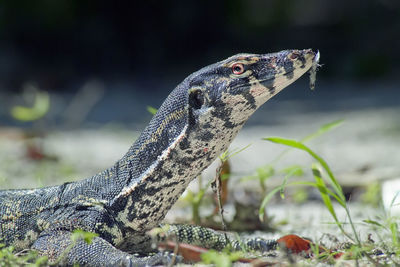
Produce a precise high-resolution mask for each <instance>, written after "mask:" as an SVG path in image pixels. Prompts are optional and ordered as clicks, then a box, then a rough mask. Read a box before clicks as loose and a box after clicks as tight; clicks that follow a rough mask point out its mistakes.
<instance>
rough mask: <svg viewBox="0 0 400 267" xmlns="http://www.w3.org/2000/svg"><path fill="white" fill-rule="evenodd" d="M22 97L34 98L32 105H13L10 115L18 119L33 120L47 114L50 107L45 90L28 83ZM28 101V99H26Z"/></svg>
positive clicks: (48, 97)
mask: <svg viewBox="0 0 400 267" xmlns="http://www.w3.org/2000/svg"><path fill="white" fill-rule="evenodd" d="M23 97H24V98H25V99H27V98H34V100H33V105H32V107H25V106H14V107H12V109H11V116H12V117H13V118H14V119H16V120H19V121H35V120H38V119H40V118H42V117H43V116H44V115H46V114H47V112H48V111H49V108H50V96H49V94H48V93H47V92H45V91H39V90H38V89H37V88H35V87H33V86H32V85H29V88H28V89H27V90H25V91H24V93H23ZM28 101H29V100H28Z"/></svg>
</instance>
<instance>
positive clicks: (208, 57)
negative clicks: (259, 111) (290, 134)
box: [0, 0, 400, 126]
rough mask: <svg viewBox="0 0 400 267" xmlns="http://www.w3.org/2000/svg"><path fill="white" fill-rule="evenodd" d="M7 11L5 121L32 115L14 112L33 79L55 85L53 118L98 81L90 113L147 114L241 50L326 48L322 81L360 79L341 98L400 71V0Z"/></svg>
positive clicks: (20, 5) (70, 5)
mask: <svg viewBox="0 0 400 267" xmlns="http://www.w3.org/2000/svg"><path fill="white" fill-rule="evenodd" d="M0 16H1V19H0V58H1V60H0V91H1V95H0V96H1V110H0V112H1V113H0V122H1V123H2V124H17V125H18V126H28V125H27V124H23V125H21V124H19V123H18V122H15V121H14V120H13V119H12V118H10V116H9V110H10V108H11V107H12V106H13V105H15V104H16V103H19V102H18V100H17V99H14V98H13V97H12V96H15V95H18V94H20V93H21V92H23V90H24V89H26V87H27V83H28V84H33V85H34V86H35V87H38V88H40V90H44V91H47V92H49V93H50V94H51V95H55V96H54V99H52V103H51V107H50V111H49V113H48V114H47V116H46V119H47V120H48V121H49V123H51V124H53V123H55V124H57V123H60V124H63V123H64V122H65V121H63V119H65V116H66V115H65V114H64V112H65V111H66V108H67V107H68V105H70V104H71V103H70V101H72V100H73V98H72V97H73V96H74V95H76V94H77V93H78V92H82V88H84V87H85V85H88V83H89V85H95V86H89V87H94V88H92V91H91V90H89V89H87V88H86V89H87V90H83V93H84V94H83V97H88V98H89V99H90V98H91V97H90V94H91V92H92V93H93V94H94V95H96V96H94V98H95V99H92V100H91V101H90V103H89V104H90V111H87V112H86V113H85V117H84V119H83V118H81V120H80V121H79V122H84V123H89V122H98V123H108V122H123V123H132V122H133V121H135V120H143V119H144V118H143V116H141V115H144V116H146V115H147V113H146V105H151V106H154V107H158V106H159V105H160V103H161V101H162V100H163V99H164V98H165V96H166V95H167V94H168V93H169V92H170V91H171V90H172V89H173V88H174V87H175V86H176V85H177V84H178V83H179V82H180V81H182V80H183V79H184V78H185V77H186V76H187V75H189V74H190V73H192V72H193V71H195V70H197V69H199V68H201V67H203V66H205V65H208V64H211V63H214V62H216V61H219V60H221V59H224V58H226V57H229V56H231V55H233V54H236V53H239V52H249V53H268V52H274V51H279V50H283V49H289V48H299V49H303V48H314V49H319V50H320V51H321V64H323V67H322V68H321V69H320V71H319V72H318V80H319V81H324V82H326V83H327V84H329V85H331V84H333V83H340V82H345V83H348V82H351V83H357V85H356V86H349V87H346V88H345V90H343V91H345V92H343V94H344V95H341V96H340V98H344V97H345V96H347V94H358V96H359V97H363V96H364V95H365V93H364V90H365V89H366V88H365V87H366V86H365V85H367V87H369V85H371V86H372V87H374V92H373V94H374V95H375V97H376V98H380V97H381V95H382V94H385V90H383V89H382V86H389V87H390V84H392V85H397V84H398V81H399V74H400V53H399V49H400V3H399V1H397V0H365V1H347V0H337V1H330V0H300V1H299V0H267V1H260V0H250V1H245V0H233V1H161V2H160V1H152V0H150V1H135V2H131V3H127V2H120V3H110V2H109V1H96V2H92V1H78V0H59V1H56V2H54V1H50V0H39V1H35V2H32V1H2V3H1V4H0ZM93 81H95V83H90V82H93ZM340 87H342V86H340ZM96 89H97V90H98V91H97V92H96ZM341 89H342V88H335V90H339V91H341ZM93 90H94V91H93ZM325 90H327V88H326V87H323V86H318V87H317V92H315V93H314V94H313V96H314V97H317V98H318V97H320V96H322V95H323V93H324V91H325ZM396 91H398V90H395V91H394V92H396ZM85 92H86V93H85ZM305 94H306V95H310V94H311V93H310V92H306V90H296V91H295V90H290V92H287V93H285V96H284V97H291V96H293V97H295V98H296V97H300V96H301V95H305ZM88 95H89V96H88ZM10 96H11V98H10ZM58 96H59V97H58ZM396 96H398V94H397V92H396ZM307 97H308V96H307ZM322 98H323V97H322ZM393 98H394V96H393V97H390V99H391V100H392V101H395V100H397V99H393ZM390 99H389V100H390ZM312 101H313V102H314V100H312ZM315 102H316V101H315ZM397 103H398V102H397ZM397 103H396V104H397ZM355 104H357V103H355ZM385 104H386V103H385ZM67 111H68V114H67V115H68V116H73V115H72V114H70V113H71V110H68V109H67ZM132 111H134V112H135V113H136V112H139V116H135V114H132ZM142 112H143V113H142ZM149 117H150V116H147V117H146V118H145V119H146V120H148V118H149ZM74 126H79V125H74Z"/></svg>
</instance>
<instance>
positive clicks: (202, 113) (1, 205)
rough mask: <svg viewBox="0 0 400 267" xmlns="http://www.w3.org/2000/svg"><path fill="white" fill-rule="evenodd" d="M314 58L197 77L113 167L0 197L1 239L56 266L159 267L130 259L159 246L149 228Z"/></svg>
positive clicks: (185, 235) (216, 68) (251, 62)
mask: <svg viewBox="0 0 400 267" xmlns="http://www.w3.org/2000/svg"><path fill="white" fill-rule="evenodd" d="M317 55H318V54H316V53H315V52H313V51H312V50H310V49H306V50H285V51H282V52H278V53H272V54H264V55H256V54H238V55H235V56H232V57H230V58H228V59H226V60H223V61H221V62H218V63H215V64H213V65H210V66H208V67H205V68H203V69H201V70H199V71H197V72H195V73H193V74H191V75H190V76H188V77H187V78H186V79H185V80H184V81H183V82H182V83H181V84H179V85H178V86H177V87H176V88H175V89H174V90H173V91H172V92H171V94H170V95H169V96H168V97H167V99H166V100H165V101H164V103H163V104H162V105H161V107H160V108H159V109H158V112H157V113H156V114H155V116H154V117H153V119H152V120H151V121H150V123H149V125H148V126H147V127H146V129H145V130H144V131H143V132H142V133H141V135H140V136H139V138H138V139H137V140H136V142H135V143H134V144H133V145H132V147H131V148H130V149H129V151H128V152H127V153H126V154H125V155H124V156H123V157H122V158H121V159H120V160H119V161H117V162H116V163H115V164H114V166H112V167H111V168H109V169H107V170H105V171H103V172H101V173H99V174H97V175H95V176H93V177H91V178H88V179H85V180H82V181H77V182H72V183H65V184H63V185H61V186H53V187H45V188H40V189H31V190H4V191H0V237H1V238H2V241H1V242H4V243H5V244H6V245H13V246H14V247H15V248H16V249H17V250H22V249H26V248H32V249H35V250H38V251H39V252H40V253H41V254H43V255H47V256H48V257H49V259H50V260H53V261H55V260H56V259H57V258H58V257H60V256H63V257H64V258H65V260H64V264H66V265H71V264H73V263H75V262H76V263H79V264H81V265H88V266H96V265H126V266H130V265H145V264H155V263H157V262H159V261H160V258H157V257H150V258H143V259H142V258H137V257H134V256H132V254H131V253H134V252H139V253H146V252H148V251H151V250H153V249H152V248H151V240H150V238H149V237H148V236H147V235H146V232H147V231H148V230H150V229H152V228H154V227H156V226H158V225H159V224H160V222H161V221H162V220H163V218H164V216H165V214H166V213H167V211H168V210H169V209H170V208H171V206H172V205H173V204H174V203H175V202H176V200H177V199H178V198H179V196H180V195H181V194H182V193H183V191H184V190H185V188H186V187H187V185H188V184H189V182H190V181H192V180H193V179H194V178H196V177H197V176H198V175H199V174H200V173H201V172H202V171H203V170H204V169H205V168H206V167H208V166H209V165H210V164H211V163H212V162H213V161H214V159H215V158H216V157H217V156H218V155H219V154H220V153H222V152H223V151H225V150H226V149H227V148H228V146H229V144H230V143H231V141H232V140H233V138H234V137H235V136H236V134H237V133H238V131H239V130H240V129H241V128H242V126H243V125H244V123H245V122H246V121H247V119H248V118H249V117H250V116H251V114H253V113H254V111H255V110H256V109H258V108H259V107H260V106H261V105H262V104H263V103H264V102H266V101H267V100H268V99H269V98H271V97H272V96H274V95H275V94H277V93H278V92H279V91H281V90H282V89H283V88H285V87H286V86H288V85H289V84H291V83H292V82H293V81H295V80H296V79H297V78H299V77H300V76H301V75H303V74H304V73H305V72H307V71H308V70H309V69H310V68H311V66H312V65H313V64H316V63H315V60H317V58H318V56H317ZM174 227H175V228H174ZM174 227H173V230H174V231H175V232H177V233H178V234H179V233H180V234H181V236H179V235H178V240H181V241H185V242H190V241H193V242H192V243H196V242H197V243H198V240H200V239H201V240H203V241H205V242H204V243H206V244H205V246H206V247H212V248H218V249H221V248H223V247H224V246H226V245H227V243H228V241H227V240H225V237H224V235H220V234H218V233H216V232H214V231H212V230H210V229H205V228H201V229H202V230H201V231H200V230H196V231H191V230H190V228H187V227H186V228H185V227H183V228H179V227H178V226H174ZM75 229H83V230H86V231H89V232H93V233H96V234H98V237H95V238H94V239H93V242H92V243H91V244H87V243H85V242H83V241H81V242H77V243H72V241H71V234H72V231H73V230H75ZM196 229H200V228H196ZM199 231H200V232H199ZM196 233H197V236H196V238H194V236H193V235H195V234H196ZM199 233H200V234H199ZM211 240H212V242H211ZM261 246H262V244H261ZM64 254H66V255H64Z"/></svg>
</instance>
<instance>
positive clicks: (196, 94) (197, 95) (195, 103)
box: [189, 89, 204, 109]
mask: <svg viewBox="0 0 400 267" xmlns="http://www.w3.org/2000/svg"><path fill="white" fill-rule="evenodd" d="M203 104H204V94H203V91H201V90H199V89H198V90H194V91H192V92H190V95H189V105H190V106H191V107H193V108H194V109H199V108H201V106H203Z"/></svg>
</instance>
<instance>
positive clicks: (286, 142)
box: [263, 137, 346, 205]
mask: <svg viewBox="0 0 400 267" xmlns="http://www.w3.org/2000/svg"><path fill="white" fill-rule="evenodd" d="M263 140H267V141H270V142H273V143H277V144H282V145H286V146H289V147H293V148H298V149H301V150H304V151H306V152H307V153H308V154H310V155H311V156H312V157H313V158H314V159H315V160H317V161H318V162H319V163H320V164H321V166H322V167H323V168H324V170H325V171H326V172H327V174H328V176H329V182H330V184H331V185H332V187H333V189H334V191H335V193H336V194H337V195H338V197H339V198H340V199H341V200H342V201H341V205H342V203H345V202H346V198H345V196H344V194H343V191H342V188H341V186H340V185H339V183H338V182H337V180H336V178H335V176H334V175H333V172H332V171H331V169H330V168H329V166H328V164H327V163H326V162H325V160H324V159H323V158H321V157H320V156H318V155H317V154H316V153H315V152H314V151H312V150H311V149H310V148H308V147H307V146H306V145H304V144H303V143H301V142H298V141H296V140H292V139H286V138H281V137H268V138H263Z"/></svg>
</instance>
